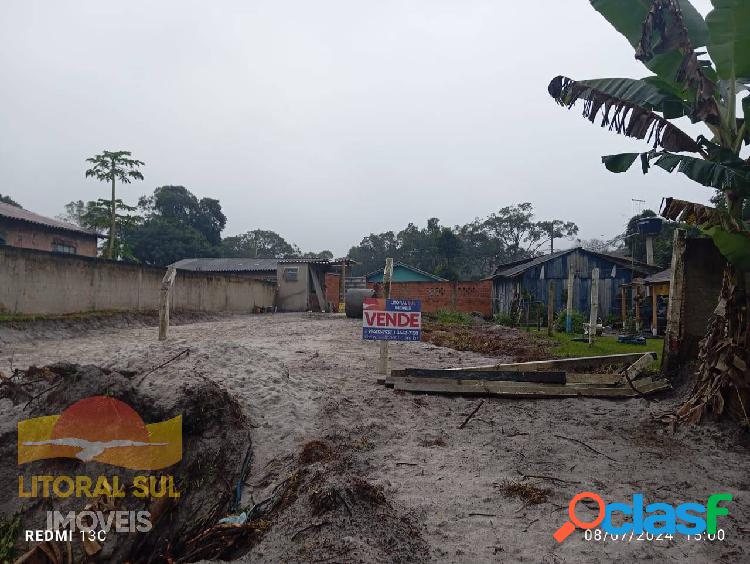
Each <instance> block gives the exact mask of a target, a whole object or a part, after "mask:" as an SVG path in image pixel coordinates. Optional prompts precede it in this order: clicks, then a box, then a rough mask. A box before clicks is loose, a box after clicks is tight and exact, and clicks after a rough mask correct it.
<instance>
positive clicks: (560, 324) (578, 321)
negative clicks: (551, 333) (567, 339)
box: [555, 310, 588, 333]
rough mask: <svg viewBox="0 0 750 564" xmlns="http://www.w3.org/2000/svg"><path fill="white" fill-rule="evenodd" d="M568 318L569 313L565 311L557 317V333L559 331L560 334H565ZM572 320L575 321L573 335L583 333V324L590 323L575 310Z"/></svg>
mask: <svg viewBox="0 0 750 564" xmlns="http://www.w3.org/2000/svg"><path fill="white" fill-rule="evenodd" d="M566 318H567V313H566V312H565V311H561V312H559V313H558V314H557V317H555V331H559V332H560V333H564V332H565V325H566ZM571 319H572V320H573V333H583V324H584V323H588V319H586V317H585V316H584V315H583V314H582V313H581V312H580V311H575V310H573V313H572V315H571Z"/></svg>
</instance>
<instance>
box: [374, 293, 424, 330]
mask: <svg viewBox="0 0 750 564" xmlns="http://www.w3.org/2000/svg"><path fill="white" fill-rule="evenodd" d="M421 305H422V304H421V303H420V301H419V300H385V299H382V298H366V299H365V301H364V303H363V314H362V338H363V339H369V340H376V341H419V340H421V338H422V311H421V310H422V307H421Z"/></svg>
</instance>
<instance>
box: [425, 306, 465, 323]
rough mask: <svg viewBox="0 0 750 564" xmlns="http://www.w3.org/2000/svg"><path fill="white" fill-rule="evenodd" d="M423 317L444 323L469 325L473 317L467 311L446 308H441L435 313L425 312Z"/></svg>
mask: <svg viewBox="0 0 750 564" xmlns="http://www.w3.org/2000/svg"><path fill="white" fill-rule="evenodd" d="M425 317H426V318H427V319H429V320H430V321H435V322H437V323H443V324H445V325H471V324H472V323H473V322H474V318H473V317H472V316H471V315H470V314H468V313H462V312H460V311H450V310H447V309H441V310H438V311H436V312H435V313H429V314H425Z"/></svg>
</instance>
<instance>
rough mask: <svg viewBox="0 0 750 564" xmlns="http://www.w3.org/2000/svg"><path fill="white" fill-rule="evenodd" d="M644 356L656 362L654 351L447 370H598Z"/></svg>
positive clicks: (631, 361)
mask: <svg viewBox="0 0 750 564" xmlns="http://www.w3.org/2000/svg"><path fill="white" fill-rule="evenodd" d="M644 355H651V358H652V359H653V360H656V353H655V352H653V351H643V352H637V353H623V354H608V355H602V356H582V357H578V358H558V359H553V360H534V361H531V362H513V363H509V364H489V365H487V364H485V365H482V366H461V367H456V368H446V370H456V371H458V370H481V371H489V370H496V371H504V372H508V371H515V372H531V371H538V370H564V371H566V372H567V371H569V370H574V369H575V370H586V369H588V368H598V367H600V366H608V365H610V364H627V363H633V362H636V361H637V360H640V359H641V358H642V357H643V356H644Z"/></svg>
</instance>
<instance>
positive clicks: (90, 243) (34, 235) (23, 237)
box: [0, 217, 97, 257]
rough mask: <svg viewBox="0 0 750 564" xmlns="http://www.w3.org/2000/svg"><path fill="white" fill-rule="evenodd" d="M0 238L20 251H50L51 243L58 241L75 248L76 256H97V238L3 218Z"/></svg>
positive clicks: (0, 219)
mask: <svg viewBox="0 0 750 564" xmlns="http://www.w3.org/2000/svg"><path fill="white" fill-rule="evenodd" d="M0 237H1V238H2V239H4V240H5V244H6V245H8V246H11V247H18V248H21V249H34V250H37V251H52V245H53V243H55V242H56V241H59V242H61V243H64V244H66V245H70V246H73V247H75V248H76V254H77V255H81V256H85V257H95V256H96V254H97V249H96V244H97V238H96V236H94V235H84V234H83V233H80V234H78V233H75V232H73V231H63V230H55V229H46V228H44V227H43V226H41V225H35V224H32V223H27V222H25V221H15V220H12V219H8V218H4V217H0Z"/></svg>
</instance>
